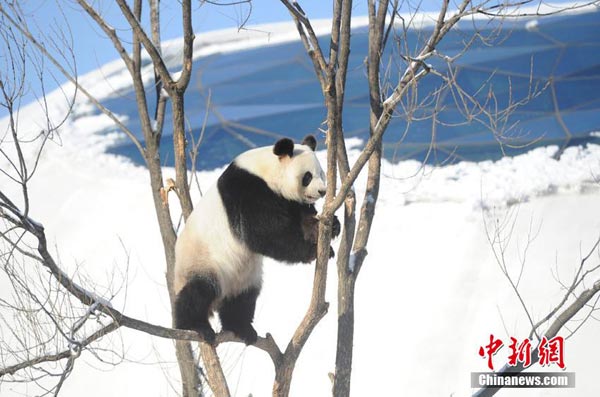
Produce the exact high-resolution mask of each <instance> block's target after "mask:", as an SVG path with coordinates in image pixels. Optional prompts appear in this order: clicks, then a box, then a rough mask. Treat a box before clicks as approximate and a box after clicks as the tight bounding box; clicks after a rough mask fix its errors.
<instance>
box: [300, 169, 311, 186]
mask: <svg viewBox="0 0 600 397" xmlns="http://www.w3.org/2000/svg"><path fill="white" fill-rule="evenodd" d="M312 178H313V176H312V174H311V173H310V172H306V173H305V174H304V176H303V177H302V186H304V187H307V186H308V185H309V184H310V181H312Z"/></svg>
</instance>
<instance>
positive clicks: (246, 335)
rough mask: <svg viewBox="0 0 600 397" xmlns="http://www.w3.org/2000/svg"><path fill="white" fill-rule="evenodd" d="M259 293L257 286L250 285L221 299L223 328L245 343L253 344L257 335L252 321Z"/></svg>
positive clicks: (220, 313)
mask: <svg viewBox="0 0 600 397" xmlns="http://www.w3.org/2000/svg"><path fill="white" fill-rule="evenodd" d="M259 293H260V288H259V287H250V288H248V289H247V290H245V291H244V292H242V293H241V294H239V295H236V296H233V297H228V298H225V299H223V302H222V303H221V308H220V309H219V318H220V319H221V325H222V326H223V330H225V331H231V332H233V333H234V334H235V335H237V336H238V337H239V338H241V339H243V340H244V342H245V343H246V344H247V345H252V344H254V343H255V342H256V339H257V337H258V336H257V334H256V330H255V329H254V327H253V326H252V321H253V320H254V310H255V309H256V299H257V298H258V294H259Z"/></svg>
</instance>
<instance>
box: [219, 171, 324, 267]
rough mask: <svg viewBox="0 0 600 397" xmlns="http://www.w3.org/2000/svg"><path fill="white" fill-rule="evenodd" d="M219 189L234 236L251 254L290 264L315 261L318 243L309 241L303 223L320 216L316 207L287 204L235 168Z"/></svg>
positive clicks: (259, 181) (284, 200) (261, 183)
mask: <svg viewBox="0 0 600 397" xmlns="http://www.w3.org/2000/svg"><path fill="white" fill-rule="evenodd" d="M218 187H219V193H220V194H221V199H222V200H223V204H224V205H225V209H226V211H227V218H228V219H229V224H230V226H231V229H232V230H233V233H234V234H235V236H236V237H237V238H239V239H240V240H243V241H244V242H245V243H246V244H247V245H248V247H249V248H250V249H251V250H252V251H254V252H258V253H260V254H262V255H264V256H268V257H270V258H273V259H276V260H278V261H282V262H288V263H298V262H303V263H308V262H310V261H312V260H314V259H315V258H316V253H317V244H316V241H308V240H306V239H305V236H304V235H305V233H304V231H303V230H302V224H303V223H302V222H303V219H304V218H305V217H311V218H314V216H315V215H316V214H317V211H316V210H315V207H314V205H312V204H303V203H298V202H296V201H291V200H286V199H285V198H283V197H281V196H280V195H278V194H276V193H274V192H273V191H272V190H271V189H270V188H269V187H268V186H267V184H266V183H265V181H263V180H262V179H261V178H259V177H257V176H255V175H252V174H251V173H249V172H248V171H246V170H244V169H241V168H239V167H238V166H236V165H235V164H230V165H229V167H227V169H226V170H225V172H224V173H223V175H221V177H220V178H219V182H218ZM242 218H243V219H242ZM314 226H315V227H316V226H317V224H316V223H315V225H314Z"/></svg>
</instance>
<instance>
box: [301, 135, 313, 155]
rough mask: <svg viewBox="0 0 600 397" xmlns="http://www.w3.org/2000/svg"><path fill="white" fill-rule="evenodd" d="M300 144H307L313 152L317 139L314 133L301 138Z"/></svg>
mask: <svg viewBox="0 0 600 397" xmlns="http://www.w3.org/2000/svg"><path fill="white" fill-rule="evenodd" d="M302 144H303V145H306V146H308V147H309V148H311V149H312V151H313V152H314V151H315V150H316V149H317V140H316V139H315V136H314V135H307V136H305V137H304V139H303V140H302Z"/></svg>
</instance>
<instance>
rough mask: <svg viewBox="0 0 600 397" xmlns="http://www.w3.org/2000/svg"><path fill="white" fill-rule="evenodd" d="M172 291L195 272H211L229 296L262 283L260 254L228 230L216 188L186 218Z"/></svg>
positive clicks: (225, 294)
mask: <svg viewBox="0 0 600 397" xmlns="http://www.w3.org/2000/svg"><path fill="white" fill-rule="evenodd" d="M175 263H176V266H175V279H174V284H173V286H174V289H175V293H179V291H181V289H182V288H183V287H184V285H185V284H186V282H187V280H189V279H190V278H191V277H193V276H195V275H197V274H203V273H206V272H211V273H212V274H214V275H215V276H216V277H217V280H218V282H219V286H220V287H221V294H220V295H221V297H223V296H230V295H233V294H235V293H238V292H240V291H243V290H244V289H247V288H248V287H250V286H255V287H260V285H261V282H262V256H261V255H259V254H255V253H253V252H252V251H250V250H249V249H248V247H246V245H245V244H244V243H242V242H241V241H239V240H238V239H237V238H236V237H235V236H234V235H233V234H232V232H231V228H230V227H229V222H228V220H227V213H226V212H225V208H223V203H222V201H221V197H220V195H219V191H218V189H217V188H216V186H214V187H213V188H211V189H210V190H209V191H207V192H206V194H205V195H204V196H203V197H202V200H200V202H199V203H198V204H197V205H196V207H195V208H194V211H192V213H191V214H190V216H189V217H188V220H187V223H186V226H185V228H184V230H183V231H182V233H181V235H180V236H179V238H178V239H177V244H176V245H175Z"/></svg>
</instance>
